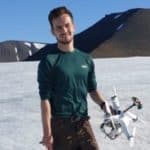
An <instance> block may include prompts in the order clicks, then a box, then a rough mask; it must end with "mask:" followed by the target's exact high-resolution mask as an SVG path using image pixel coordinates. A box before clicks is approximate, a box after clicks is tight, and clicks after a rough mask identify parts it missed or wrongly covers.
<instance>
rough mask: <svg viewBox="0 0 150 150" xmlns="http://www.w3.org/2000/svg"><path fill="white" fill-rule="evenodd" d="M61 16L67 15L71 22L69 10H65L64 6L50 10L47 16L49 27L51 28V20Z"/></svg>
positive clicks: (71, 16)
mask: <svg viewBox="0 0 150 150" xmlns="http://www.w3.org/2000/svg"><path fill="white" fill-rule="evenodd" d="M63 14H68V15H69V16H70V18H71V19H72V21H73V15H72V13H71V11H70V10H69V9H67V8H66V7H65V6H61V7H57V8H54V9H52V10H51V11H50V13H49V15H48V20H49V23H50V25H51V27H53V23H52V20H53V19H55V18H57V17H59V16H61V15H63Z"/></svg>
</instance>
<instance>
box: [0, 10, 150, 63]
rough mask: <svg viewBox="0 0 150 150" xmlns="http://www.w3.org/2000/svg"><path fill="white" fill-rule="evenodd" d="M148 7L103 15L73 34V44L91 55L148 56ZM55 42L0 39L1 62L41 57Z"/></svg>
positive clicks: (149, 49) (149, 33) (149, 46)
mask: <svg viewBox="0 0 150 150" xmlns="http://www.w3.org/2000/svg"><path fill="white" fill-rule="evenodd" d="M149 18H150V9H140V8H137V9H131V10H128V11H125V12H119V13H113V14H110V15H106V16H105V17H104V18H102V19H101V20H100V21H98V22H97V23H96V24H94V25H93V26H91V27H90V28H88V29H87V30H85V31H83V32H81V33H79V34H77V35H75V47H77V48H79V49H81V50H82V51H84V52H87V53H91V55H93V57H95V58H97V57H128V56H150V42H149V37H150V19H149ZM55 47H56V44H55V43H54V44H46V43H35V42H25V41H6V42H1V43H0V62H9V61H23V60H27V61H28V60H30V61H32V60H40V59H41V58H42V57H44V56H45V55H46V54H48V53H49V52H50V51H51V50H53V49H54V48H55Z"/></svg>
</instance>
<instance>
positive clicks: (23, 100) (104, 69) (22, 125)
mask: <svg viewBox="0 0 150 150" xmlns="http://www.w3.org/2000/svg"><path fill="white" fill-rule="evenodd" d="M94 61H95V69H96V76H97V82H98V90H99V91H101V93H102V94H103V95H104V97H105V98H106V99H107V100H108V101H109V99H110V97H111V96H112V95H113V91H112V87H113V86H115V87H116V89H117V93H118V96H119V99H120V104H121V106H122V108H126V107H127V106H129V105H130V104H131V100H130V98H131V97H132V96H137V97H139V98H140V99H141V101H142V103H143V107H144V108H143V110H136V109H134V111H133V112H134V113H136V114H138V116H139V117H140V118H141V119H143V120H144V121H145V122H144V123H141V122H138V123H137V124H136V126H137V129H136V139H135V146H134V147H133V148H132V150H141V149H142V150H148V149H149V148H148V147H149V146H150V140H149V133H150V126H149V123H150V117H149V116H150V111H149V108H150V103H149V99H150V94H149V92H150V75H149V74H150V57H130V58H109V59H106V58H105V59H95V60H94ZM38 63H39V62H14V63H0V70H1V71H0V111H1V113H0V150H35V149H38V150H44V147H43V146H42V145H40V144H39V141H40V140H41V137H42V126H41V115H40V98H39V95H38V85H37V81H36V78H37V65H38ZM88 103H89V115H90V116H91V120H90V121H91V124H92V128H93V130H94V133H95V136H96V139H97V142H98V144H99V146H100V148H101V150H130V147H129V142H128V140H127V139H126V137H125V136H124V135H121V136H120V137H119V138H118V139H116V140H113V141H111V140H109V139H107V138H105V136H104V134H103V133H102V132H101V131H100V129H99V126H100V124H101V123H102V121H103V115H104V113H103V112H102V111H101V110H100V108H99V107H98V106H97V105H96V104H95V103H94V102H93V101H92V100H91V99H90V98H89V97H88Z"/></svg>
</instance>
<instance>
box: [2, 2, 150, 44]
mask: <svg viewBox="0 0 150 150" xmlns="http://www.w3.org/2000/svg"><path fill="white" fill-rule="evenodd" d="M61 5H65V6H67V7H68V8H69V9H70V10H71V11H72V12H73V15H74V18H75V24H76V33H79V32H81V31H83V30H85V29H87V28H88V27H90V26H91V25H93V24H94V23H96V22H97V21H99V20H100V19H102V18H103V17H104V16H105V15H106V14H110V13H114V12H121V11H125V10H128V9H131V8H150V1H149V0H1V2H0V42H2V41H6V40H23V41H24V40H25V41H34V42H44V43H53V42H55V38H54V37H53V36H52V34H51V32H50V27H49V23H48V19H47V16H48V13H49V11H50V10H51V9H52V8H54V7H57V6H61Z"/></svg>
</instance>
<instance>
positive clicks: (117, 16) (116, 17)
mask: <svg viewBox="0 0 150 150" xmlns="http://www.w3.org/2000/svg"><path fill="white" fill-rule="evenodd" d="M121 15H122V14H119V15H116V16H115V17H114V19H118V18H119V17H120V16H121Z"/></svg>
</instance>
